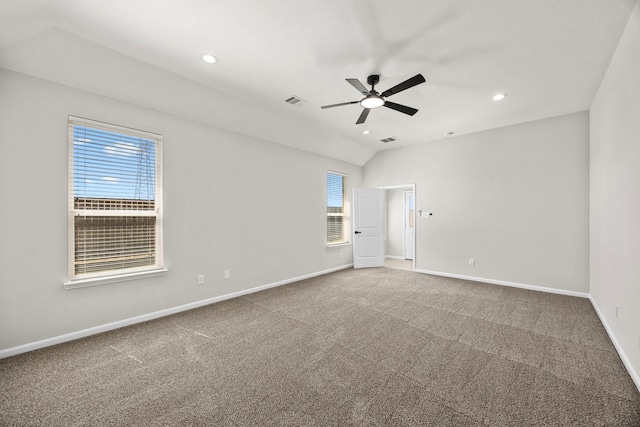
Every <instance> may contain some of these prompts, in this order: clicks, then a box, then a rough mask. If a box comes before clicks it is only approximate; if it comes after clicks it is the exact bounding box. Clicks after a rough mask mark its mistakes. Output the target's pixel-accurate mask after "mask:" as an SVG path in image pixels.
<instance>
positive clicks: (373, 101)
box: [360, 95, 384, 109]
mask: <svg viewBox="0 0 640 427" xmlns="http://www.w3.org/2000/svg"><path fill="white" fill-rule="evenodd" d="M360 105H362V106H363V107H364V108H369V109H371V108H378V107H382V106H383V105H384V99H382V98H380V97H379V96H375V95H370V96H367V97H366V98H363V99H362V100H361V101H360Z"/></svg>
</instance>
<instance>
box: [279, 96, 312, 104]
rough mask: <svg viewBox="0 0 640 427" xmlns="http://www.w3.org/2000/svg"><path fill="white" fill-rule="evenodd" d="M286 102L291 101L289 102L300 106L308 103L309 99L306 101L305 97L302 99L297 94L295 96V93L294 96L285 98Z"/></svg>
mask: <svg viewBox="0 0 640 427" xmlns="http://www.w3.org/2000/svg"><path fill="white" fill-rule="evenodd" d="M284 102H287V103H289V104H291V105H296V106H298V107H302V106H303V105H304V104H306V103H307V101H305V100H304V99H302V98H298V97H297V96H295V95H293V96H292V97H290V98H287V99H285V100H284Z"/></svg>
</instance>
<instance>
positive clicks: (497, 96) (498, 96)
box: [493, 93, 507, 101]
mask: <svg viewBox="0 0 640 427" xmlns="http://www.w3.org/2000/svg"><path fill="white" fill-rule="evenodd" d="M506 97H507V94H506V93H497V94H495V95H494V96H493V100H494V101H500V100H502V99H505V98H506Z"/></svg>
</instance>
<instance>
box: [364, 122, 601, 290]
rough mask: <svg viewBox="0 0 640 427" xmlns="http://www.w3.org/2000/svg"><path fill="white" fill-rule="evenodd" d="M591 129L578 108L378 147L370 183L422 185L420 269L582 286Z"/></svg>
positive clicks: (368, 172)
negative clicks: (456, 134) (521, 121)
mask: <svg viewBox="0 0 640 427" xmlns="http://www.w3.org/2000/svg"><path fill="white" fill-rule="evenodd" d="M588 131H589V125H588V113H587V112H581V113H576V114H570V115H565V116H560V117H555V118H551V119H546V120H540V121H535V122H529V123H524V124H520V125H515V126H509V127H505V128H499V129H493V130H488V131H484V132H478V133H474V134H469V135H462V136H459V137H455V138H447V139H443V140H440V141H436V142H431V143H425V144H420V145H415V146H409V147H405V148H398V149H392V150H387V151H382V152H379V153H378V154H376V155H375V156H374V157H373V158H372V159H371V160H370V161H369V162H368V163H367V164H366V165H365V167H364V182H365V185H366V186H367V187H379V186H384V185H394V184H404V183H416V202H417V204H416V210H418V209H422V210H424V211H428V212H433V216H425V217H417V218H416V261H417V264H416V268H417V269H418V270H426V271H432V272H439V273H447V274H457V275H464V276H470V277H476V278H481V279H490V280H497V281H506V282H512V283H517V284H524V285H531V286H542V287H550V288H556V289H560V290H565V291H574V292H585V293H586V292H588V291H589V278H588V274H589V252H588V251H589V188H588V185H589V171H588V167H589V158H588V156H589V145H588V144H589V136H588ZM469 258H474V259H475V261H476V265H475V266H470V265H469V262H468V261H469Z"/></svg>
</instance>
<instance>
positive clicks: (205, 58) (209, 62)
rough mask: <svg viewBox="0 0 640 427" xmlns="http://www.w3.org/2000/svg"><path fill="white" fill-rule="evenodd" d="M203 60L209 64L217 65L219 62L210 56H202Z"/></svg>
mask: <svg viewBox="0 0 640 427" xmlns="http://www.w3.org/2000/svg"><path fill="white" fill-rule="evenodd" d="M202 60H203V61H204V62H206V63H207V64H215V63H216V62H218V58H216V57H215V56H213V55H209V54H206V55H202Z"/></svg>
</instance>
